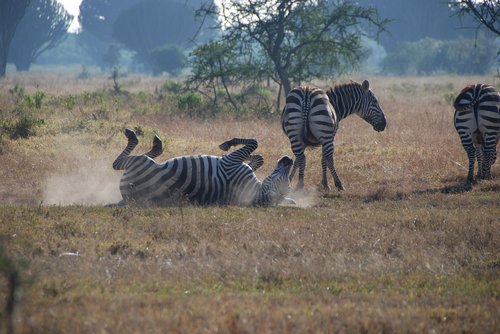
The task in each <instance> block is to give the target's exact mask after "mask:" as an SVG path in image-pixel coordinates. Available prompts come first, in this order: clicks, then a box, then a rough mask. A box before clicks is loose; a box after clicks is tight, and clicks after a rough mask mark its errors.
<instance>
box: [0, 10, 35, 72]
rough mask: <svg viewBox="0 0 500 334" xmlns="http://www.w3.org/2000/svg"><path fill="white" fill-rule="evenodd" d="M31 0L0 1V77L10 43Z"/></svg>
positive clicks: (4, 67)
mask: <svg viewBox="0 0 500 334" xmlns="http://www.w3.org/2000/svg"><path fill="white" fill-rule="evenodd" d="M30 2H31V0H2V1H0V78H2V77H4V76H5V69H6V68H7V57H8V54H9V48H10V43H11V42H12V38H13V37H14V34H15V32H16V29H17V25H18V24H19V22H20V21H21V19H22V18H23V16H24V14H25V12H26V9H27V8H28V6H29V4H30Z"/></svg>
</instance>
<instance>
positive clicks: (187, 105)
mask: <svg viewBox="0 0 500 334" xmlns="http://www.w3.org/2000/svg"><path fill="white" fill-rule="evenodd" d="M202 104H203V97H202V96H201V95H200V94H199V93H196V92H188V93H184V94H181V95H179V96H177V107H178V108H179V109H182V110H191V109H198V108H200V107H201V106H202Z"/></svg>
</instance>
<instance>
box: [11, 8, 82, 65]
mask: <svg viewBox="0 0 500 334" xmlns="http://www.w3.org/2000/svg"><path fill="white" fill-rule="evenodd" d="M72 20H73V16H72V15H70V14H69V13H68V12H67V11H66V10H65V9H64V7H63V6H62V5H61V4H60V3H59V2H57V1H56V0H32V2H31V5H30V6H29V7H28V10H27V11H26V14H25V15H24V17H23V18H22V20H21V22H20V23H19V25H18V27H17V30H16V33H15V35H14V38H13V39H12V43H11V46H10V52H9V57H8V62H11V63H14V64H15V65H16V69H17V70H18V71H27V70H29V67H30V65H31V63H33V62H34V61H35V60H36V58H38V56H40V54H42V53H43V52H44V51H46V50H48V49H51V48H54V47H56V46H57V45H58V44H59V43H60V42H61V41H62V39H63V38H64V37H66V36H67V31H68V27H69V25H70V24H71V21H72Z"/></svg>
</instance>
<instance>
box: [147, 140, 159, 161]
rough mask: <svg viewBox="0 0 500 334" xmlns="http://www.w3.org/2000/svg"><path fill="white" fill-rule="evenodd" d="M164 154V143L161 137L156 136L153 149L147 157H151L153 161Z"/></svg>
mask: <svg viewBox="0 0 500 334" xmlns="http://www.w3.org/2000/svg"><path fill="white" fill-rule="evenodd" d="M162 153H163V143H162V142H161V139H160V137H158V136H155V137H154V138H153V147H152V148H151V150H150V151H149V152H148V153H146V154H145V155H146V156H148V157H150V158H151V159H154V158H156V157H159V156H160V155H161V154H162Z"/></svg>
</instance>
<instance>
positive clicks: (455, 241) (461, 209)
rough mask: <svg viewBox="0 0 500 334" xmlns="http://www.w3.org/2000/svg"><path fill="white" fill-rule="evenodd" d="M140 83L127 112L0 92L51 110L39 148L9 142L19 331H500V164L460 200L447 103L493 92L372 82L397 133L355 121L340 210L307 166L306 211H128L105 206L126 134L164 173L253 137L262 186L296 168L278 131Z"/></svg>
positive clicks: (441, 83)
mask: <svg viewBox="0 0 500 334" xmlns="http://www.w3.org/2000/svg"><path fill="white" fill-rule="evenodd" d="M129 79H130V82H128V83H127V90H128V91H129V92H130V95H128V96H115V97H113V96H111V95H109V94H106V93H102V88H103V87H107V86H106V85H108V84H109V85H111V83H108V82H107V81H106V80H107V79H106V78H97V79H90V80H88V81H85V82H84V83H82V82H81V80H80V81H79V80H75V79H73V78H72V77H64V76H62V75H59V76H55V75H50V74H43V75H42V74H40V75H39V76H36V75H29V74H25V75H21V76H15V77H13V78H9V79H7V80H4V81H2V82H0V86H1V89H0V103H1V104H0V105H1V107H0V115H8V114H9V112H10V110H12V109H13V106H14V105H15V103H16V101H15V98H14V97H13V96H12V95H11V94H9V93H8V90H9V89H10V88H12V86H13V85H15V84H16V83H17V84H21V85H23V86H24V87H25V88H26V91H27V92H30V93H32V92H34V91H36V90H37V89H38V90H40V89H41V90H43V91H45V92H46V94H47V97H46V99H45V100H44V105H43V107H42V109H41V110H39V111H37V113H38V114H39V116H40V117H42V118H43V119H44V120H45V124H44V125H43V126H42V127H40V128H39V129H38V134H37V135H36V136H33V137H30V138H29V139H21V140H11V139H9V138H8V137H6V136H3V137H0V160H1V164H2V168H1V169H0V205H1V206H0V238H1V240H2V242H3V244H4V245H5V248H6V252H7V254H8V256H9V257H10V258H11V259H13V260H14V261H15V262H16V263H18V270H19V271H20V273H21V277H22V279H23V285H22V295H21V296H20V299H19V301H18V305H17V311H16V314H15V323H14V327H15V329H16V332H20V333H38V332H44V333H45V332H53V333H59V332H61V333H66V332H75V333H78V332H85V333H87V332H90V333H94V332H166V331H167V332H193V333H196V332H199V333H201V332H222V333H226V332H227V333H246V332H249V333H266V332H267V333H276V332H294V333H303V332H320V333H331V332H430V331H436V332H450V333H452V332H453V333H455V332H497V331H498V329H499V327H500V326H499V324H498V319H499V318H500V314H499V313H500V312H499V310H500V307H499V302H498V298H499V291H500V290H499V289H500V280H499V279H498V277H499V265H500V251H499V250H500V240H499V239H500V235H499V233H498V231H499V228H500V218H499V217H500V206H499V203H500V181H499V178H498V175H500V165H499V164H498V163H497V164H496V165H495V166H494V167H493V174H494V175H495V176H496V177H495V178H494V179H493V180H488V181H484V182H481V183H479V184H477V185H475V186H474V189H473V190H472V191H470V192H460V191H457V192H451V193H449V192H448V193H447V192H446V191H447V190H450V189H451V190H453V189H454V187H456V186H457V185H459V184H461V183H463V182H464V180H465V176H466V170H465V169H464V166H465V164H466V154H465V152H464V151H463V149H462V147H461V145H460V141H459V138H458V135H457V134H456V133H455V130H454V129H453V122H452V116H453V110H452V107H451V103H450V98H452V97H454V95H455V94H456V93H458V92H459V91H460V89H461V88H462V87H463V86H464V85H465V84H467V83H471V82H488V83H491V82H492V81H493V80H490V78H484V77H483V78H480V77H478V78H471V77H466V78H464V77H432V78H385V77H377V78H373V79H370V84H371V87H372V88H373V90H374V92H375V93H376V94H377V96H378V98H379V100H380V103H381V105H382V107H383V109H384V111H385V113H386V117H387V119H388V124H389V125H388V129H387V130H386V131H385V132H383V133H376V132H374V131H373V130H372V129H371V127H370V126H369V125H368V124H366V123H364V122H363V121H362V120H361V119H359V118H356V117H352V118H349V119H347V120H345V121H343V123H342V126H341V129H340V130H339V133H338V136H337V138H336V155H335V157H336V167H337V171H338V173H339V175H340V177H341V179H342V180H343V183H344V185H345V187H346V189H347V190H346V192H345V193H343V194H339V193H338V192H336V191H332V192H331V193H329V194H325V193H322V192H320V191H317V190H316V189H317V187H318V186H319V185H320V179H321V175H320V155H321V154H320V150H310V151H308V152H307V155H308V167H307V169H306V192H305V193H304V194H300V195H299V194H294V196H295V197H296V198H297V199H298V201H299V204H300V207H297V208H292V207H278V208H268V209H255V208H237V207H222V208H221V207H209V208H199V207H189V206H188V207H178V208H162V209H159V208H157V209H152V208H149V209H143V208H119V209H118V208H110V207H104V206H103V204H106V203H112V202H116V201H118V200H119V197H120V196H119V193H118V189H117V188H118V180H119V178H120V173H117V172H114V171H112V170H111V162H112V161H113V160H114V158H115V157H116V155H117V154H118V153H119V152H120V151H121V150H122V149H123V147H124V145H125V138H124V136H123V134H122V133H121V131H122V129H123V128H124V127H127V126H128V127H140V129H141V130H142V131H143V132H144V136H143V137H141V138H140V140H141V144H140V145H139V147H138V151H146V150H148V149H149V145H150V141H151V139H152V136H153V133H159V134H160V136H161V137H162V138H163V139H164V140H165V141H166V142H167V149H166V152H165V153H164V154H163V155H162V157H160V159H166V158H169V157H172V156H178V155H186V154H199V153H205V154H217V155H218V154H220V153H221V152H220V151H219V150H218V148H217V146H218V144H220V143H221V142H222V141H224V140H227V139H229V138H232V137H234V136H240V137H255V138H257V139H258V140H259V144H260V146H259V149H258V151H259V153H261V154H263V155H264V157H265V159H266V164H265V165H264V166H263V168H262V170H259V172H258V175H259V176H260V177H261V178H262V177H264V175H266V174H267V173H269V171H270V170H272V168H273V167H274V166H273V165H274V162H275V161H276V160H277V159H278V158H279V157H280V156H281V155H283V154H291V152H290V148H289V143H288V141H287V139H286V137H285V136H284V135H283V134H282V132H281V129H280V125H279V121H278V118H277V117H276V118H266V119H259V118H256V119H252V118H251V117H248V116H245V117H243V118H237V117H234V116H232V117H226V116H220V117H218V118H216V119H206V120H202V119H189V118H183V117H178V116H172V113H173V109H175V107H174V106H172V105H170V104H169V101H168V100H158V101H156V100H155V99H154V98H151V96H152V95H154V94H155V93H154V91H155V87H156V86H160V85H161V84H162V83H161V82H160V81H159V80H156V79H155V80H150V79H147V78H143V77H138V78H129ZM132 79H134V80H135V81H132ZM360 79H361V78H360ZM37 84H38V87H37ZM106 89H108V88H106ZM46 204H63V205H62V206H59V205H57V206H52V205H46ZM0 268H1V266H0ZM0 282H1V283H0V288H1V290H0V291H1V294H0V298H2V300H3V298H4V297H3V296H4V295H5V291H4V290H5V284H4V282H3V281H0ZM1 315H4V313H1Z"/></svg>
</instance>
